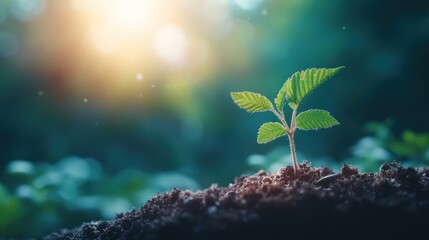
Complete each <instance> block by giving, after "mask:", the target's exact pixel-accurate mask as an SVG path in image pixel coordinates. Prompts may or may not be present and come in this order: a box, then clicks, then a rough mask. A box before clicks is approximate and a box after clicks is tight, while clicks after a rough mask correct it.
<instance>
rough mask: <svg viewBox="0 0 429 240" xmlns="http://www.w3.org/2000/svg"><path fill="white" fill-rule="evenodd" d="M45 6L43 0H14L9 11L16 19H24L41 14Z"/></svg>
mask: <svg viewBox="0 0 429 240" xmlns="http://www.w3.org/2000/svg"><path fill="white" fill-rule="evenodd" d="M45 6H46V3H45V0H14V1H12V4H11V5H10V11H11V13H12V15H13V16H14V17H15V18H16V19H18V20H21V21H26V20H29V19H31V18H34V17H35V16H37V15H39V14H41V13H42V12H43V11H44V10H45Z"/></svg>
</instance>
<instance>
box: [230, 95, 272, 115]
mask: <svg viewBox="0 0 429 240" xmlns="http://www.w3.org/2000/svg"><path fill="white" fill-rule="evenodd" d="M231 97H232V99H233V100H234V102H235V104H237V105H238V106H239V107H240V108H243V109H245V110H246V111H248V112H251V113H253V112H265V111H268V110H271V109H272V108H273V104H272V103H271V102H270V100H268V98H266V97H264V96H262V95H261V94H259V93H253V92H233V93H231Z"/></svg>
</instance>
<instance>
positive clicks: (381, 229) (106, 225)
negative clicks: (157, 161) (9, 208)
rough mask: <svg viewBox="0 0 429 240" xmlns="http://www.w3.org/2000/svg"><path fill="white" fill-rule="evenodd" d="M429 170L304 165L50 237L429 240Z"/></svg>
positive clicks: (183, 193) (155, 201) (168, 198)
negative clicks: (362, 170)
mask: <svg viewBox="0 0 429 240" xmlns="http://www.w3.org/2000/svg"><path fill="white" fill-rule="evenodd" d="M428 220H429V169H423V168H418V169H416V168H403V167H401V166H400V165H398V164H396V163H385V164H383V165H382V166H381V167H380V172H379V173H364V174H359V173H358V171H357V170H356V169H355V168H353V167H350V166H347V165H344V166H343V167H342V169H341V171H340V173H338V174H333V172H332V171H331V170H330V169H328V168H312V167H311V166H310V165H309V164H307V163H305V162H304V163H303V164H302V165H300V169H299V173H298V175H297V177H295V176H294V173H293V169H292V168H291V167H286V168H282V169H280V170H279V172H278V173H273V174H271V173H266V172H262V171H261V172H258V173H256V174H255V175H252V176H242V177H239V178H237V179H236V180H235V183H234V184H231V185H230V186H228V187H218V186H217V185H212V186H211V187H210V188H207V189H205V190H202V191H196V192H192V191H189V190H178V189H173V190H172V191H170V192H167V193H165V194H161V195H157V196H155V197H153V198H152V199H150V200H149V201H148V202H147V203H146V204H145V205H144V206H143V207H142V208H141V209H140V210H133V211H131V212H127V213H123V214H119V215H118V216H117V217H116V219H115V220H114V221H99V222H92V223H86V224H83V225H82V226H80V227H77V228H75V229H71V230H67V229H65V230H62V231H60V232H57V233H53V234H51V235H49V236H46V237H44V238H43V239H47V240H52V239H103V240H107V239H124V240H125V239H221V240H224V239H234V240H236V239H275V238H276V239H374V238H379V239H389V238H390V239H398V238H404V239H417V238H419V239H429V237H428V236H429V235H428V234H427V233H426V231H427V230H426V229H427V228H428V226H429V223H428Z"/></svg>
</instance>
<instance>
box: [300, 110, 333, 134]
mask: <svg viewBox="0 0 429 240" xmlns="http://www.w3.org/2000/svg"><path fill="white" fill-rule="evenodd" d="M338 124H340V123H339V122H338V121H337V120H336V119H335V118H333V117H332V116H331V114H330V113H329V112H327V111H324V110H319V109H312V110H308V111H305V112H302V113H300V114H299V115H298V116H297V117H296V126H297V127H298V128H299V129H301V130H317V129H321V128H330V127H333V126H335V125H338Z"/></svg>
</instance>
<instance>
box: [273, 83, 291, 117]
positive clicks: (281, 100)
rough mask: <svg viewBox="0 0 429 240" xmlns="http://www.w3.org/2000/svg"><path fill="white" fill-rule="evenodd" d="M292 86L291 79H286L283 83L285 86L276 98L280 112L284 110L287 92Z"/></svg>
mask: <svg viewBox="0 0 429 240" xmlns="http://www.w3.org/2000/svg"><path fill="white" fill-rule="evenodd" d="M289 88H290V81H286V82H285V83H284V84H283V87H282V88H281V89H280V91H279V93H278V94H277V97H276V99H274V102H275V103H276V107H277V110H279V111H280V112H283V106H284V104H285V99H286V92H287V91H288V89H289Z"/></svg>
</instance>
